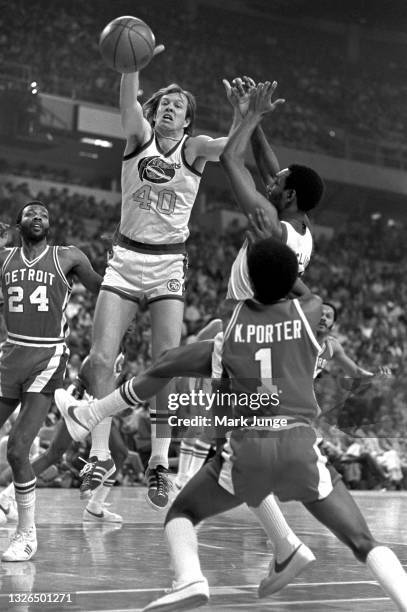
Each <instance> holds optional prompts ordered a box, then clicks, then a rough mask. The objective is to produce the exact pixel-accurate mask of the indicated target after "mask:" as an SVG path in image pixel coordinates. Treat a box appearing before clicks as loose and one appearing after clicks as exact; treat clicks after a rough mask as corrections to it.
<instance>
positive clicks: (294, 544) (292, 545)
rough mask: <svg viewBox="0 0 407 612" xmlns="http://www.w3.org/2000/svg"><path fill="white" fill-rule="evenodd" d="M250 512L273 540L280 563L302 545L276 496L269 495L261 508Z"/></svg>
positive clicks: (252, 509)
mask: <svg viewBox="0 0 407 612" xmlns="http://www.w3.org/2000/svg"><path fill="white" fill-rule="evenodd" d="M250 510H251V511H252V512H253V514H254V515H255V516H256V518H257V520H258V521H259V523H260V524H261V525H262V527H263V529H264V531H265V532H266V533H267V536H268V538H269V539H270V540H271V542H272V544H273V547H274V552H275V555H276V559H277V560H278V561H284V559H286V558H287V557H289V556H290V555H291V553H293V552H294V550H295V549H296V548H298V546H299V545H300V544H301V543H302V542H301V540H300V539H299V538H298V537H297V536H296V535H295V533H294V532H293V530H292V529H291V528H290V526H289V525H288V523H287V521H286V520H285V518H284V516H283V515H282V513H281V510H280V508H279V506H278V504H277V502H276V500H275V497H274V495H268V496H267V497H266V498H265V499H264V500H263V501H262V502H261V504H260V506H258V507H257V508H252V507H250Z"/></svg>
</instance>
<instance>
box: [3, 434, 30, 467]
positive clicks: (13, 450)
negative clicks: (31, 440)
mask: <svg viewBox="0 0 407 612" xmlns="http://www.w3.org/2000/svg"><path fill="white" fill-rule="evenodd" d="M29 453H30V447H29V445H28V444H27V443H26V442H25V441H24V439H21V438H20V439H18V440H17V439H15V438H9V441H8V444H7V461H8V462H9V464H10V466H11V467H14V466H18V465H21V464H23V463H25V462H26V461H28V460H29Z"/></svg>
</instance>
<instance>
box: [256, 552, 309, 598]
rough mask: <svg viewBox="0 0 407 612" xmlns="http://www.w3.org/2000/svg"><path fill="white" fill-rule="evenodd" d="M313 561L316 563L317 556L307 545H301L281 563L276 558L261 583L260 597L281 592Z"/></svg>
mask: <svg viewBox="0 0 407 612" xmlns="http://www.w3.org/2000/svg"><path fill="white" fill-rule="evenodd" d="M312 561H315V556H314V554H313V553H312V551H311V550H310V549H309V548H308V546H305V544H300V545H299V546H298V548H296V550H295V551H294V552H293V553H291V555H289V556H288V557H287V559H285V560H284V561H281V562H280V563H278V562H277V560H276V559H275V558H274V559H273V560H272V561H271V563H270V565H269V573H268V576H266V578H263V580H262V581H261V582H260V585H259V588H258V595H259V597H267V596H268V595H272V594H273V593H277V591H280V589H282V588H283V587H285V586H286V585H287V584H289V583H290V582H291V581H292V580H293V578H295V577H296V576H298V574H299V573H300V572H302V571H303V570H304V569H305V568H306V567H307V565H309V564H310V563H312Z"/></svg>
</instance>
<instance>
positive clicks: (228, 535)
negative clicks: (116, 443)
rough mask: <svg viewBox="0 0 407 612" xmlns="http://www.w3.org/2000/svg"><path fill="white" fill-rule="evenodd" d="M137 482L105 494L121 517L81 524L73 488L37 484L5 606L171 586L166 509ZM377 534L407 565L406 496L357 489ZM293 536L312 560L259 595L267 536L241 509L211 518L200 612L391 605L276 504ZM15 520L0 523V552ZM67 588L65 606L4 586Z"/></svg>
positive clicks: (87, 607) (125, 598)
mask: <svg viewBox="0 0 407 612" xmlns="http://www.w3.org/2000/svg"><path fill="white" fill-rule="evenodd" d="M144 493H145V489H144V488H138V487H137V488H125V487H119V488H115V489H114V490H113V491H112V494H111V496H110V500H109V501H111V502H112V506H111V510H113V511H117V512H120V513H121V514H122V515H123V517H124V524H123V526H122V527H121V528H120V527H119V528H117V527H114V526H111V525H93V524H91V525H89V524H87V525H86V526H83V525H82V521H81V517H82V509H83V502H81V501H80V500H79V494H78V491H77V490H73V489H40V490H38V491H37V528H38V541H39V547H38V552H37V554H36V555H35V557H34V559H33V561H31V562H27V563H0V585H1V586H0V610H1V611H2V612H3V611H4V612H5V611H6V610H7V611H10V612H11V611H12V612H17V611H19V612H29V611H30V610H41V611H43V610H44V611H45V610H47V611H49V612H54V611H62V610H70V611H72V612H73V611H78V610H81V611H85V612H93V611H99V610H104V611H106V612H119V611H122V610H133V611H136V610H141V609H142V608H143V607H144V606H145V605H146V604H147V603H149V602H150V601H152V600H153V599H155V598H156V597H158V596H159V595H160V594H162V593H163V590H164V589H165V588H168V587H169V586H170V585H171V580H172V575H171V571H170V568H169V557H168V554H167V551H166V548H165V545H164V543H163V537H162V536H163V533H162V520H163V515H162V514H160V513H155V512H154V511H152V510H150V508H149V507H148V506H147V504H146V503H145V501H144ZM356 497H357V501H358V503H359V504H360V507H361V508H362V510H363V512H364V514H365V516H366V518H367V520H368V522H369V524H370V526H371V528H372V530H373V532H374V534H375V536H376V537H377V538H378V539H380V540H381V541H383V542H385V543H387V544H389V545H391V546H392V548H393V549H394V550H395V552H396V553H397V554H398V555H399V557H400V558H401V561H402V563H403V565H404V566H405V567H406V565H407V529H406V516H407V494H403V493H401V494H400V493H389V492H383V493H379V492H367V493H359V494H356ZM282 507H283V510H284V512H285V515H286V516H287V518H288V520H289V522H290V524H291V526H292V527H293V528H294V530H295V531H296V533H297V534H298V535H299V536H300V537H301V538H302V539H303V540H304V542H305V543H306V544H308V545H309V546H310V547H311V548H312V550H313V551H314V553H315V554H316V556H317V561H316V562H315V563H314V564H313V565H311V567H310V568H309V569H308V570H307V571H306V572H304V573H303V574H301V575H300V576H299V577H298V578H297V579H296V580H295V581H294V583H293V584H292V585H290V586H288V587H286V588H285V589H284V590H283V591H281V592H280V593H279V594H278V595H276V596H273V597H271V598H268V599H266V600H259V599H258V598H257V595H256V588H257V584H258V582H259V580H260V578H261V577H262V575H263V574H264V573H265V571H266V569H267V566H268V562H269V560H270V551H269V550H268V547H267V543H266V538H265V536H264V534H263V532H262V530H261V529H260V528H259V527H258V526H257V523H256V522H255V521H254V520H253V518H252V516H251V515H250V514H249V513H248V512H247V511H246V510H245V509H244V508H243V507H241V508H239V509H237V510H235V511H233V512H230V513H228V514H224V515H222V516H219V517H216V518H214V519H212V520H210V521H208V522H207V523H205V524H204V525H203V526H202V527H201V529H200V531H199V541H200V556H201V562H202V567H203V571H204V573H205V575H206V576H207V578H208V580H209V584H210V587H211V603H210V605H208V606H206V607H205V608H203V610H206V611H207V612H223V611H229V612H233V611H236V612H237V611H242V612H250V611H251V610H253V611H255V612H265V611H266V610H267V611H270V612H290V611H292V610H295V611H297V610H301V612H328V611H337V612H339V611H341V612H387V611H390V610H394V609H395V608H394V606H393V605H392V604H391V603H390V601H389V600H388V599H387V598H386V596H385V595H384V593H383V592H382V591H381V589H380V588H379V587H378V586H377V584H376V583H375V582H374V580H373V579H372V578H371V577H370V575H369V573H368V571H367V570H366V568H365V567H364V566H362V565H360V564H358V563H357V562H356V561H355V559H354V558H353V556H352V555H351V553H350V552H349V551H348V550H347V549H345V548H344V547H343V546H342V545H341V544H340V543H339V542H338V541H337V540H336V539H335V538H334V536H332V535H331V534H330V533H329V532H328V531H327V530H326V529H325V528H323V527H321V526H320V525H319V524H318V523H317V522H316V521H315V520H314V519H313V518H312V517H311V516H309V515H308V514H307V513H306V512H305V510H304V509H303V508H302V506H300V505H299V504H296V503H289V504H283V506H282ZM11 531H12V527H11V525H10V526H6V527H3V528H0V551H3V550H4V549H5V547H6V545H7V540H8V537H9V535H10V533H11ZM30 592H31V593H33V594H34V593H42V592H46V593H49V592H58V593H71V594H72V599H73V602H72V603H41V604H28V603H25V604H19V605H17V604H15V603H14V604H13V603H10V597H9V594H10V593H25V595H26V596H27V594H28V593H30Z"/></svg>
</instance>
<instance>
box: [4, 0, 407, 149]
mask: <svg viewBox="0 0 407 612" xmlns="http://www.w3.org/2000/svg"><path fill="white" fill-rule="evenodd" d="M134 12H136V13H137V15H136V16H138V17H140V18H142V19H144V20H145V21H146V22H147V23H148V24H149V25H150V26H151V27H152V29H153V30H154V32H155V33H156V37H157V41H158V42H163V43H165V45H166V51H165V52H164V53H163V54H162V55H161V56H160V57H159V58H157V59H155V60H154V61H153V62H152V63H151V65H150V66H149V67H148V69H147V70H146V71H145V74H143V79H142V83H141V86H142V88H143V90H144V93H143V98H144V99H145V97H146V96H148V95H150V94H151V93H152V91H154V90H155V89H157V88H159V87H162V86H163V85H164V84H167V83H170V82H174V81H176V82H179V83H180V84H181V85H182V86H183V87H185V88H186V89H190V90H191V91H193V92H194V93H195V94H196V96H197V99H198V106H199V107H200V109H201V120H202V121H201V124H202V125H203V126H205V127H207V128H208V129H209V128H212V129H214V130H221V131H222V132H224V131H225V130H227V129H228V127H229V121H230V120H229V115H230V112H229V111H228V105H227V102H226V100H225V95H224V90H223V86H222V82H221V80H222V78H224V77H226V78H233V77H235V76H237V75H241V74H249V75H250V76H252V77H253V78H254V79H256V80H266V79H270V80H273V79H277V80H278V81H279V94H280V95H281V96H283V97H284V98H286V100H287V103H286V104H285V106H284V108H282V109H280V111H279V114H278V120H276V121H273V125H272V133H273V136H274V138H275V140H276V141H277V142H282V143H285V144H287V145H291V146H296V147H298V148H304V149H307V150H315V151H324V152H329V153H331V154H338V155H342V156H343V155H344V153H345V148H346V142H347V139H348V137H349V136H352V137H354V136H359V137H362V138H367V139H372V140H378V139H382V140H384V141H388V142H392V143H393V142H395V141H397V142H399V143H402V142H406V129H407V110H406V105H405V103H404V101H405V96H406V93H407V85H406V83H407V80H406V78H405V77H406V74H405V71H406V66H405V61H404V55H405V53H403V45H402V44H401V43H400V44H397V45H391V44H390V43H388V44H387V46H386V45H385V44H383V43H382V44H381V45H380V43H379V42H378V43H377V48H376V47H375V45H374V44H373V43H372V42H371V41H369V40H368V37H367V35H366V32H363V29H362V30H361V32H360V36H361V39H360V40H358V42H357V43H356V42H355V41H353V47H352V50H353V53H354V55H357V53H356V51H355V49H356V48H358V49H359V51H358V53H359V55H360V56H359V58H358V57H356V58H355V59H354V61H353V62H352V61H348V56H349V55H351V43H350V39H349V38H348V36H349V32H348V31H347V30H346V29H345V27H344V26H337V27H336V28H335V27H332V28H331V31H327V28H326V29H325V30H324V29H322V28H321V27H319V28H318V26H317V25H316V23H314V25H313V27H310V25H309V24H308V25H306V24H304V23H301V21H294V20H293V21H290V20H280V19H278V15H275V14H272V13H270V19H267V16H266V15H262V16H255V15H247V14H239V13H236V12H233V11H230V10H227V9H226V8H220V4H219V6H218V7H215V6H213V5H212V4H211V5H210V6H209V5H208V6H206V5H205V3H204V2H202V3H191V2H189V3H187V2H170V3H168V2H167V3H164V2H163V1H162V0H151V1H150V2H148V3H144V4H140V5H138V6H137V8H136V9H135V8H134V6H133V4H132V3H131V2H130V1H129V0H116V2H114V3H107V2H105V3H101V2H97V0H91V1H89V2H87V3H82V2H80V0H70V1H69V2H68V1H67V0H64V1H60V2H58V3H55V2H52V0H38V2H36V3H35V4H33V3H30V2H28V0H16V1H15V2H12V3H8V5H7V6H6V7H5V8H4V10H3V11H2V14H1V16H0V25H1V26H3V27H1V32H2V33H1V35H0V60H1V62H2V63H3V62H17V63H19V64H23V65H26V66H28V67H29V69H30V70H31V74H32V78H33V79H35V81H37V82H38V83H39V87H40V91H43V92H47V93H59V94H61V95H65V96H69V97H72V96H73V97H75V98H77V99H82V100H90V101H94V102H99V103H102V104H106V105H114V106H116V105H117V103H118V91H119V75H118V74H117V73H115V72H114V71H113V70H111V69H109V68H107V67H106V66H105V65H104V64H103V62H102V59H101V57H100V54H99V50H98V38H99V33H100V32H101V30H102V29H103V27H104V26H105V25H106V24H107V23H108V22H109V21H110V20H111V19H113V18H115V17H118V16H119V15H128V14H132V13H134ZM321 17H322V16H321ZM327 19H329V13H328V14H327V15H325V20H327ZM38 33H40V35H38ZM364 36H365V37H366V40H365V39H364V38H363V37H364ZM243 43H244V44H243ZM379 45H380V46H379Z"/></svg>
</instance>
